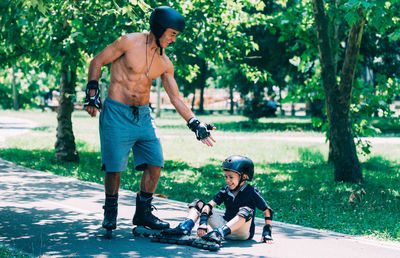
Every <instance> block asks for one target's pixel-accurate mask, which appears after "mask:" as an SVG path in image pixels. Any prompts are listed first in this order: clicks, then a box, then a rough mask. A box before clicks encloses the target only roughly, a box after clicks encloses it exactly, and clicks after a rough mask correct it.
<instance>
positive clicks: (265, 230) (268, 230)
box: [262, 224, 272, 243]
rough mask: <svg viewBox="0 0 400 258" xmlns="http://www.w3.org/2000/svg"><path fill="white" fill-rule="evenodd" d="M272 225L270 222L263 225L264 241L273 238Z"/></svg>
mask: <svg viewBox="0 0 400 258" xmlns="http://www.w3.org/2000/svg"><path fill="white" fill-rule="evenodd" d="M271 230H272V226H271V225H270V224H266V225H265V226H264V227H263V233H262V241H263V242H264V243H265V242H266V241H269V240H272V231H271Z"/></svg>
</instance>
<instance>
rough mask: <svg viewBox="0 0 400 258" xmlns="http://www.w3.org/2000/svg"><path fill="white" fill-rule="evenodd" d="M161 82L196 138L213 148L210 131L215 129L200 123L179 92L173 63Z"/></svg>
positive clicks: (162, 76)
mask: <svg viewBox="0 0 400 258" xmlns="http://www.w3.org/2000/svg"><path fill="white" fill-rule="evenodd" d="M161 81H162V84H163V86H164V89H165V91H166V92H167V94H168V97H169V99H170V100H171V103H172V105H173V106H174V107H175V109H176V111H178V113H179V114H180V115H181V116H182V118H183V119H185V121H186V122H187V125H188V127H189V128H190V129H191V130H192V131H193V132H194V133H195V134H196V138H197V139H198V140H200V141H201V142H202V143H204V144H206V145H207V146H210V147H212V146H213V142H215V140H214V138H213V137H212V135H211V133H210V131H211V130H214V129H215V127H214V126H213V125H210V124H206V123H203V122H200V121H199V120H198V119H197V118H196V117H195V115H194V114H193V112H192V110H191V109H190V108H189V106H188V105H187V103H186V102H185V100H184V99H183V97H182V95H181V94H180V92H179V89H178V85H177V83H176V81H175V78H174V68H173V66H172V63H171V64H170V66H169V67H168V69H167V72H165V73H164V74H162V75H161Z"/></svg>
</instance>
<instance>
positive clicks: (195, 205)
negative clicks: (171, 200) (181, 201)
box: [188, 199, 206, 212]
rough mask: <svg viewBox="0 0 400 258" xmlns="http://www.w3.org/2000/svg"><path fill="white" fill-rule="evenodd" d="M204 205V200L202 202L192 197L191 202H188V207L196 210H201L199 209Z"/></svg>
mask: <svg viewBox="0 0 400 258" xmlns="http://www.w3.org/2000/svg"><path fill="white" fill-rule="evenodd" d="M204 205H206V204H205V202H203V201H202V200H199V199H194V200H193V202H191V203H189V204H188V206H189V209H190V208H196V210H197V211H198V212H201V210H202V209H203V207H204Z"/></svg>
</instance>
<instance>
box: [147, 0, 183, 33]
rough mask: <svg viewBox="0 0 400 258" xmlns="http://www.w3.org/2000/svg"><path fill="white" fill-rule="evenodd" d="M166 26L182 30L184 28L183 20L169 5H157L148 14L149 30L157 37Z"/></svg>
mask: <svg viewBox="0 0 400 258" xmlns="http://www.w3.org/2000/svg"><path fill="white" fill-rule="evenodd" d="M168 28H170V29H174V30H177V31H180V32H182V31H183V30H184V29H185V20H184V19H183V17H182V15H181V14H180V13H179V12H177V11H176V10H175V9H172V8H171V7H168V6H160V7H157V8H156V9H154V11H153V12H152V13H151V15H150V30H151V31H152V32H153V33H154V35H155V36H156V39H159V38H161V36H162V35H163V34H164V32H165V31H166V30H167V29H168Z"/></svg>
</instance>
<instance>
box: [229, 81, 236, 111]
mask: <svg viewBox="0 0 400 258" xmlns="http://www.w3.org/2000/svg"><path fill="white" fill-rule="evenodd" d="M229 99H230V101H231V103H230V107H229V114H231V115H233V112H234V107H235V103H233V86H232V85H231V86H229Z"/></svg>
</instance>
